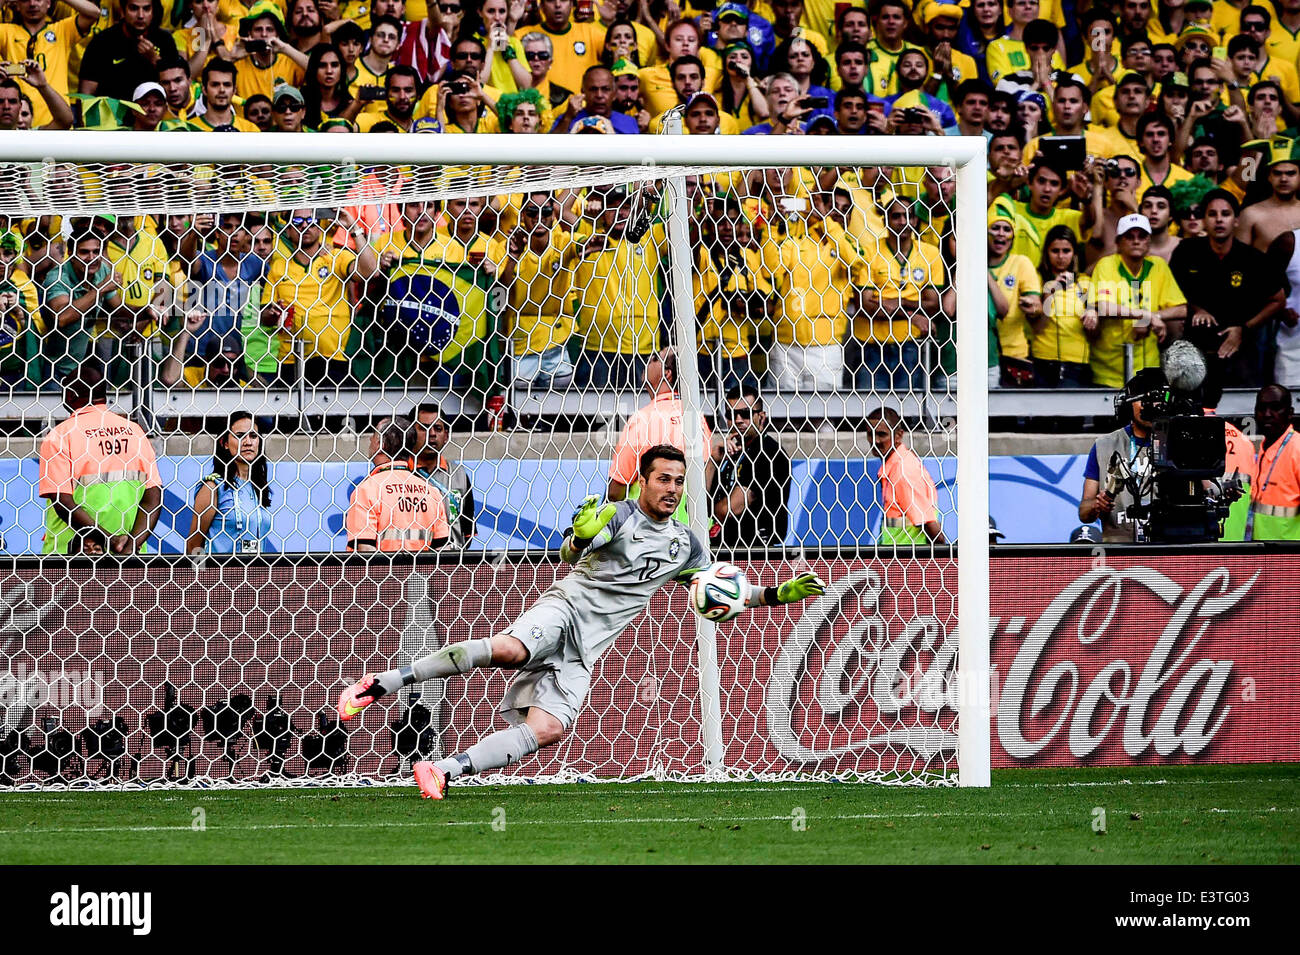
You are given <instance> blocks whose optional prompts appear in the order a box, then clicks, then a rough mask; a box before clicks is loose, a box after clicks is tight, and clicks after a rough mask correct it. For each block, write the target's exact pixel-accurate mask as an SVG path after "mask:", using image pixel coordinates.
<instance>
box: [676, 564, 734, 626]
mask: <svg viewBox="0 0 1300 955" xmlns="http://www.w3.org/2000/svg"><path fill="white" fill-rule="evenodd" d="M690 589H691V609H692V610H694V611H695V612H696V613H697V614H699V615H700V616H701V617H703V618H704V619H705V620H712V621H713V622H714V623H725V622H726V621H728V620H732V619H734V618H735V617H736V616H738V615H739V614H740V612H741V611H742V610H744V609H745V599H746V598H747V597H748V596H749V578H748V577H746V576H745V572H744V571H743V570H741V569H740V568H739V567H737V566H736V565H735V564H728V563H723V562H720V563H717V564H714V565H713V566H712V567H710V568H709V569H708V570H703V571H700V573H698V574H696V575H695V576H694V577H692V578H691V588H690Z"/></svg>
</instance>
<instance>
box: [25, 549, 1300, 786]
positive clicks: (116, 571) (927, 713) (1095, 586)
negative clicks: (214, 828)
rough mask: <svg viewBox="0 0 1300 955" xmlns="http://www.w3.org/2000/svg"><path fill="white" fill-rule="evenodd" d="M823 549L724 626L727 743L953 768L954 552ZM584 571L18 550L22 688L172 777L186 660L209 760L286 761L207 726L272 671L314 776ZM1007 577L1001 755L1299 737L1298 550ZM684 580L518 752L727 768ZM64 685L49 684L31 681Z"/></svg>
mask: <svg viewBox="0 0 1300 955" xmlns="http://www.w3.org/2000/svg"><path fill="white" fill-rule="evenodd" d="M744 566H745V568H746V570H747V571H748V573H749V574H750V576H751V579H753V580H756V581H762V582H764V583H770V582H773V581H775V580H777V579H779V578H783V577H785V576H788V575H789V574H790V573H791V572H793V571H794V570H795V568H794V566H793V565H792V564H790V563H787V562H782V561H761V562H754V563H750V564H746V565H744ZM805 568H809V569H813V570H815V571H817V572H818V573H820V574H821V575H822V576H823V577H824V578H825V579H827V580H829V581H830V582H831V588H830V590H829V591H828V593H827V595H826V596H825V597H823V598H820V599H818V600H814V601H808V602H805V603H804V604H800V605H797V606H793V607H783V608H774V609H767V608H760V609H758V610H755V611H752V612H750V613H747V614H745V615H742V617H741V618H739V619H738V620H737V621H735V622H733V623H730V624H725V625H722V626H720V627H719V628H718V661H719V667H720V683H721V700H720V709H721V715H722V723H723V725H722V734H723V739H724V741H725V744H726V759H725V762H726V765H727V767H728V768H730V769H733V770H735V771H738V772H741V773H775V772H782V773H784V772H790V773H818V774H830V775H841V776H852V777H867V778H896V777H904V778H915V777H917V776H937V775H941V774H944V773H948V772H951V771H953V770H955V768H956V752H955V748H956V731H957V719H956V714H955V711H954V709H953V702H954V699H955V687H954V681H953V680H952V675H953V673H954V669H955V666H956V654H955V651H956V581H957V574H956V565H955V563H954V562H952V561H951V560H947V559H936V560H888V561H883V560H882V561H876V560H867V559H847V560H832V561H813V562H811V563H810V564H809V563H804V564H801V565H800V567H799V569H805ZM565 569H566V568H564V566H563V565H562V564H558V563H552V562H549V561H538V562H533V561H505V562H499V561H498V562H494V563H482V564H473V565H463V566H436V565H432V564H430V565H425V566H417V565H406V566H401V565H389V564H378V563H376V564H373V565H366V564H364V563H359V562H358V563H343V562H332V563H324V564H320V565H317V564H303V565H298V566H295V565H292V564H289V563H288V562H282V563H272V564H261V563H256V562H253V563H247V564H242V563H231V564H228V565H226V566H224V567H222V566H213V565H209V566H207V567H205V568H197V569H196V568H195V567H194V566H193V565H191V564H189V563H188V562H186V561H176V562H173V563H165V562H159V563H158V564H155V565H153V566H149V567H138V568H131V567H123V568H118V567H114V568H112V569H111V570H110V569H99V568H95V567H89V566H87V567H84V568H65V567H60V568H59V569H58V570H56V571H52V570H51V568H50V567H42V566H40V565H39V564H37V563H36V562H30V563H22V564H18V565H16V566H14V567H13V568H12V569H10V570H8V571H5V572H3V573H0V604H2V605H3V617H2V618H0V677H2V681H0V712H2V713H3V719H4V721H5V725H6V728H7V729H20V730H24V731H25V733H26V734H27V737H28V743H29V746H35V747H39V746H40V744H41V739H42V733H43V732H44V729H43V728H44V727H45V726H47V725H51V724H53V723H57V724H58V725H59V726H60V727H62V728H66V729H67V730H68V731H69V732H71V733H73V734H76V733H78V732H79V731H80V730H82V729H83V728H85V727H86V726H87V724H88V723H90V722H92V721H93V720H95V719H102V718H104V717H105V716H110V717H112V716H120V717H122V719H123V720H124V722H125V725H126V728H127V731H128V749H129V750H130V752H131V754H132V756H133V759H134V760H135V769H134V770H133V772H134V774H135V776H134V778H140V779H151V778H158V777H159V776H162V775H164V774H166V773H167V772H168V770H167V768H166V762H167V754H166V752H161V751H159V748H158V746H157V745H156V742H157V741H156V740H155V739H154V738H153V734H152V733H151V732H150V731H149V726H150V724H149V721H148V718H149V715H150V714H151V713H156V712H158V711H159V710H160V708H161V705H162V697H163V693H162V686H163V684H164V683H170V684H171V685H172V686H174V687H175V688H176V691H177V694H178V697H179V702H180V705H181V706H183V707H189V708H190V709H192V710H193V711H194V713H195V717H194V730H193V734H192V735H193V739H192V741H191V742H190V744H189V745H190V752H189V754H188V758H189V765H188V767H187V770H186V771H187V772H190V773H194V774H197V775H213V776H225V775H232V774H233V775H234V776H235V777H237V778H247V777H253V776H258V775H261V774H263V773H265V772H266V769H267V765H266V754H265V752H259V751H258V750H257V748H256V747H255V746H253V745H252V739H253V734H252V726H253V724H252V723H251V722H242V723H241V729H240V734H241V737H242V736H247V739H246V740H244V741H243V742H242V743H241V745H239V746H236V747H234V748H233V752H232V748H231V747H225V746H223V745H222V743H221V741H220V740H219V739H216V738H214V737H212V735H211V734H210V733H205V730H204V726H205V725H206V724H201V722H200V720H201V716H202V714H203V711H204V709H205V708H206V709H207V710H208V711H209V712H210V711H212V710H213V709H215V708H219V707H221V706H223V705H224V704H225V703H226V702H227V701H228V700H229V699H230V698H231V697H232V696H233V695H235V694H239V693H243V694H248V695H249V696H250V697H251V698H252V700H253V702H254V704H255V710H256V711H260V710H262V709H263V708H264V703H265V700H266V699H267V697H268V696H269V695H272V694H274V695H275V696H276V697H277V698H278V701H279V703H280V705H281V706H282V707H283V708H284V709H285V710H286V711H287V712H288V714H289V716H290V717H291V719H292V721H293V725H294V737H295V745H294V746H293V747H292V749H291V751H290V752H289V754H288V756H287V760H286V762H285V764H284V766H283V772H284V773H285V774H286V775H289V776H295V775H303V774H306V773H307V772H308V766H307V763H306V760H305V758H304V755H303V753H304V750H305V749H306V748H307V747H306V744H305V742H303V741H302V738H303V737H304V736H308V735H310V733H311V732H312V731H313V730H316V729H317V720H318V718H319V715H320V714H321V713H325V714H328V713H329V712H330V711H331V707H332V703H333V700H334V698H335V697H336V695H337V693H338V691H339V689H340V688H341V687H342V686H343V685H344V684H345V683H346V682H349V681H351V680H352V679H355V678H356V676H357V675H359V674H361V673H364V672H367V671H371V670H376V669H381V668H385V667H387V666H389V665H393V663H394V661H398V660H403V661H404V660H406V659H409V658H410V657H411V656H412V655H419V654H422V653H425V652H428V651H429V650H432V649H435V648H436V647H438V646H441V645H443V644H445V643H446V642H448V641H455V640H464V639H469V638H474V637H484V636H490V635H492V634H494V633H497V632H499V631H500V630H501V629H502V628H503V627H504V626H505V625H506V624H507V623H508V622H509V620H510V619H511V618H512V617H513V616H514V615H515V614H517V613H518V612H519V611H520V610H521V609H522V608H523V607H524V606H525V605H527V603H529V602H530V601H531V600H532V599H534V598H535V597H536V596H537V595H538V594H539V593H541V591H543V590H544V589H545V588H546V587H547V586H549V584H550V583H551V581H552V580H553V579H554V576H555V574H556V573H557V572H558V573H563V572H564V571H565ZM990 584H991V606H992V611H991V613H992V619H991V621H990V633H991V637H992V644H991V657H992V666H993V674H992V676H993V680H992V686H991V689H992V700H993V703H994V717H993V727H992V732H993V765H994V767H995V768H996V767H1009V766H1082V765H1115V766H1126V765H1163V764H1170V763H1191V762H1216V763H1225V762H1227V763H1231V762H1254V761H1281V760H1298V759H1300V614H1297V613H1296V609H1297V606H1298V605H1300V600H1298V599H1297V597H1296V594H1297V592H1298V591H1300V561H1296V560H1293V559H1288V558H1286V557H1274V558H1262V557H1260V556H1258V555H1243V554H1219V555H1216V554H1211V553H1205V552H1197V553H1190V552H1189V553H1188V554H1186V555H1163V554H1162V555H1147V556H1143V555H1142V554H1141V553H1140V552H1133V555H1132V556H1131V557H1130V556H1128V555H1127V554H1125V555H1124V556H1119V555H1113V556H1112V557H1111V558H1110V561H1109V563H1102V562H1100V560H1097V559H1094V558H1091V557H1089V556H1086V555H1080V556H1075V554H1074V552H1069V553H1064V554H1053V555H1049V556H1030V555H1026V556H1017V557H995V558H994V559H993V561H992V568H991V581H990ZM684 596H685V591H684V590H681V589H677V588H670V589H668V590H665V591H661V592H660V593H659V594H658V595H657V596H656V597H655V599H654V601H653V602H652V603H651V606H650V610H649V613H648V614H647V615H646V616H644V617H642V618H639V619H638V621H637V623H636V624H634V625H633V627H631V628H630V629H629V630H628V632H627V633H626V634H625V635H624V636H623V637H621V638H620V639H619V640H618V641H617V642H616V643H615V645H614V647H613V648H612V649H611V650H610V651H609V652H608V653H607V654H606V655H605V656H604V657H603V658H602V659H601V660H600V662H599V663H598V664H597V666H596V669H595V671H594V673H593V680H592V691H591V695H590V697H589V700H588V705H587V707H586V708H585V710H584V711H583V713H582V714H581V716H580V718H579V720H578V723H577V725H576V726H575V728H574V731H573V733H572V734H571V735H570V736H569V737H568V738H567V739H566V740H565V741H564V742H563V743H561V745H560V746H559V747H558V748H556V749H553V750H548V751H547V752H546V753H543V754H539V756H537V757H534V758H533V759H531V760H529V761H528V762H527V763H525V764H524V765H522V766H521V767H519V768H518V770H517V771H518V772H520V773H522V774H525V775H537V774H553V773H557V772H560V773H567V774H571V775H577V776H591V777H607V776H614V775H617V776H623V777H628V776H637V775H643V774H648V773H681V774H690V773H695V772H698V771H700V770H702V769H703V768H704V751H703V747H702V746H701V743H700V724H701V715H700V713H701V710H700V700H699V692H698V687H699V678H698V672H697V668H696V649H695V644H694V639H695V637H694V633H695V626H694V620H693V618H692V617H691V616H690V615H689V613H688V612H687V610H686V608H685V603H684ZM508 678H509V674H502V673H482V672H480V673H476V674H474V675H472V676H471V677H470V678H468V679H463V678H458V679H453V680H448V681H445V682H436V681H435V682H431V683H428V684H425V685H424V687H423V688H422V691H423V696H422V697H421V702H420V705H421V706H423V707H425V708H427V709H428V710H430V712H431V713H432V714H433V721H432V726H431V727H430V733H431V735H432V738H433V739H434V741H435V742H434V745H435V748H436V750H437V751H438V752H455V751H458V750H462V749H464V748H465V747H466V746H468V745H469V744H470V743H472V742H473V741H474V740H475V739H477V738H478V737H479V736H481V735H482V734H483V733H484V732H487V731H489V730H490V729H492V728H494V727H500V726H503V725H504V724H503V723H502V722H501V717H500V716H499V714H497V713H496V703H497V702H498V701H499V700H500V698H501V695H502V693H503V692H504V689H505V687H506V685H507V683H508ZM78 681H80V682H78ZM42 683H43V684H44V686H45V690H46V692H45V693H44V696H42V694H41V693H40V692H34V691H33V687H36V688H37V690H39V687H40V686H41V685H42ZM403 702H406V701H403ZM400 710H401V707H400V706H392V707H389V708H388V709H387V710H384V708H382V707H372V708H370V709H369V710H367V711H366V712H365V714H363V718H362V720H361V721H360V725H358V726H356V727H355V728H353V727H349V729H348V733H347V739H346V746H345V751H346V757H345V759H344V760H343V762H341V763H339V764H336V765H334V766H333V767H332V768H333V770H334V771H337V772H354V773H360V774H363V775H389V774H392V773H394V772H396V771H398V766H399V757H398V756H397V755H396V754H395V753H394V748H393V740H392V733H391V730H390V727H389V723H390V722H391V721H393V720H394V719H395V718H396V717H397V716H398V714H399V711H400ZM256 715H257V713H256V712H253V713H250V714H248V720H249V721H251V720H252V719H253V718H254V717H255V716H256ZM24 728H25V729H24ZM232 756H233V760H232V759H231V757H232ZM15 767H17V776H16V780H17V781H18V782H24V781H25V782H37V783H39V782H42V781H44V776H43V775H42V774H41V773H38V772H37V771H36V770H35V769H34V768H31V767H29V766H27V764H23V765H21V766H19V765H18V764H9V765H6V766H5V767H4V768H5V770H6V771H7V772H8V773H9V775H10V776H13V775H14V770H15ZM87 771H89V770H87ZM314 771H315V772H321V771H322V770H321V769H320V767H319V765H317V767H316V769H315V770H314ZM325 771H328V770H325Z"/></svg>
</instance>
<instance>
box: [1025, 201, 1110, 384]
mask: <svg viewBox="0 0 1300 955" xmlns="http://www.w3.org/2000/svg"><path fill="white" fill-rule="evenodd" d="M1079 245H1080V243H1079V240H1078V238H1077V237H1076V236H1075V234H1074V233H1073V232H1071V231H1070V229H1069V228H1068V227H1066V226H1061V225H1058V226H1054V227H1052V228H1051V229H1050V230H1048V233H1047V236H1046V237H1045V238H1044V240H1043V259H1042V263H1041V264H1040V265H1039V268H1038V274H1039V277H1040V278H1041V279H1042V282H1043V296H1042V301H1043V307H1042V311H1041V313H1040V314H1039V316H1038V317H1037V318H1035V319H1032V320H1031V322H1030V324H1031V325H1032V326H1033V330H1034V338H1033V341H1032V342H1031V343H1030V348H1031V350H1032V352H1033V356H1034V379H1035V383H1036V384H1037V385H1038V387H1040V388H1087V387H1089V386H1091V385H1092V369H1091V368H1089V366H1088V356H1089V341H1090V339H1091V338H1092V337H1094V336H1095V335H1096V334H1097V330H1098V329H1097V311H1096V309H1095V308H1093V307H1091V306H1090V305H1089V304H1088V299H1089V297H1090V288H1091V284H1092V283H1091V280H1090V279H1089V278H1088V277H1087V276H1086V275H1080V274H1079V267H1080V265H1081V264H1082V263H1081V260H1080V258H1079Z"/></svg>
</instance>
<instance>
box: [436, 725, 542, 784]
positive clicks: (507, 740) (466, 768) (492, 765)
mask: <svg viewBox="0 0 1300 955" xmlns="http://www.w3.org/2000/svg"><path fill="white" fill-rule="evenodd" d="M540 748H541V747H540V746H538V745H537V737H536V736H535V735H534V734H533V730H532V727H530V726H529V725H528V724H527V723H520V724H519V725H518V726H512V727H510V729H508V730H501V731H499V732H496V733H493V734H492V735H491V736H485V737H483V739H481V740H479V741H478V742H477V743H475V744H474V745H473V746H471V747H470V748H469V749H467V750H465V752H463V753H461V754H459V755H457V756H449V757H447V758H446V759H440V760H438V762H436V763H434V765H435V766H437V767H438V768H439V769H440V770H442V771H443V772H444V773H446V775H447V778H448V779H455V778H456V777H457V776H460V775H462V774H464V773H482V772H486V771H487V770H489V769H500V768H501V767H503V766H509V765H510V764H511V763H517V762H519V761H520V760H521V759H523V758H525V757H526V756H531V755H532V754H533V753H535V752H537V751H538V750H539V749H540Z"/></svg>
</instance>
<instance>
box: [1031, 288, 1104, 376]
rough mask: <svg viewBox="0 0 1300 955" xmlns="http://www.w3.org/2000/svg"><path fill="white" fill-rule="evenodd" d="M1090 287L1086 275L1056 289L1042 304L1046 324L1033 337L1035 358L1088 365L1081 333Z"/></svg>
mask: <svg viewBox="0 0 1300 955" xmlns="http://www.w3.org/2000/svg"><path fill="white" fill-rule="evenodd" d="M1091 284H1092V283H1091V281H1090V280H1089V279H1088V277H1087V276H1086V275H1081V276H1079V277H1078V279H1077V280H1076V281H1075V283H1074V284H1073V285H1071V286H1070V287H1068V288H1064V289H1057V290H1056V291H1054V292H1052V294H1051V295H1049V296H1047V298H1046V299H1045V300H1044V301H1043V314H1044V315H1045V316H1046V317H1047V321H1046V322H1045V323H1044V324H1043V328H1042V330H1041V331H1039V332H1037V333H1035V335H1034V340H1033V351H1034V357H1035V358H1041V359H1043V360H1044V361H1072V362H1075V363H1077V364H1087V363H1088V356H1089V353H1090V348H1089V345H1088V335H1087V333H1086V332H1085V331H1084V330H1083V314H1084V312H1086V311H1087V310H1088V298H1089V296H1090V295H1091V291H1090V287H1091Z"/></svg>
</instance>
